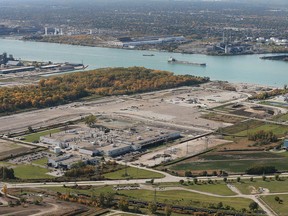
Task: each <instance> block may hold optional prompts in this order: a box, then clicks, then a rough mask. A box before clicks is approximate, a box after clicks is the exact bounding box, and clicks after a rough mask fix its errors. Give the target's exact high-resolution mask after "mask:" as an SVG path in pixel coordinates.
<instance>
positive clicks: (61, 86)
mask: <svg viewBox="0 0 288 216" xmlns="http://www.w3.org/2000/svg"><path fill="white" fill-rule="evenodd" d="M208 81H209V78H208V77H204V78H203V77H195V76H191V75H173V73H171V72H166V71H159V70H151V69H146V68H143V67H130V68H105V69H98V70H93V71H88V72H79V73H72V74H67V75H62V76H56V77H50V78H48V79H42V80H40V81H39V82H38V84H37V85H28V86H20V87H11V88H9V87H5V88H0V113H1V112H11V111H15V110H19V109H25V108H43V107H50V106H56V105H60V104H65V103H68V102H72V101H75V100H77V99H80V98H83V97H86V96H89V95H93V94H97V95H103V96H106V95H121V94H133V93H141V92H148V91H154V90H161V89H168V88H174V87H179V86H191V85H195V84H200V83H204V82H208Z"/></svg>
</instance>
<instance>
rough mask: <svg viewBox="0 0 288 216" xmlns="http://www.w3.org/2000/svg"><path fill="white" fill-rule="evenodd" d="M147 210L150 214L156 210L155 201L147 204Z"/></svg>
mask: <svg viewBox="0 0 288 216" xmlns="http://www.w3.org/2000/svg"><path fill="white" fill-rule="evenodd" d="M148 210H149V212H150V213H151V214H155V213H156V212H157V204H156V203H155V202H150V203H149V205H148Z"/></svg>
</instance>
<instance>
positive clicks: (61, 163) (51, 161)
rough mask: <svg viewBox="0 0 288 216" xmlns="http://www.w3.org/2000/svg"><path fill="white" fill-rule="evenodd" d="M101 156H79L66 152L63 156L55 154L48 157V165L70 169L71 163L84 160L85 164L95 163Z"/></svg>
mask: <svg viewBox="0 0 288 216" xmlns="http://www.w3.org/2000/svg"><path fill="white" fill-rule="evenodd" d="M100 159H101V158H99V157H81V156H79V155H76V154H67V155H64V156H59V157H57V156H55V157H51V158H48V166H51V167H54V168H63V169H71V167H72V165H74V164H76V163H79V162H81V161H82V162H84V163H86V164H93V165H95V164H97V163H98V162H99V161H100Z"/></svg>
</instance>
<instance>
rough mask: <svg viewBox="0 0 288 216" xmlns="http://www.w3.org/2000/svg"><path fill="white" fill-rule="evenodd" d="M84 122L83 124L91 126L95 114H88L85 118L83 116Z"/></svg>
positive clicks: (93, 122) (94, 121)
mask: <svg viewBox="0 0 288 216" xmlns="http://www.w3.org/2000/svg"><path fill="white" fill-rule="evenodd" d="M84 122H85V124H86V125H87V126H89V127H93V125H94V124H95V123H96V116H94V115H92V114H91V115H89V116H86V117H85V118H84Z"/></svg>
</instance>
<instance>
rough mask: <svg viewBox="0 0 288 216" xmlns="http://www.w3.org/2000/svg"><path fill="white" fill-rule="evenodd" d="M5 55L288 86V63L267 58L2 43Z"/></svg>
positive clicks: (99, 66)
mask: <svg viewBox="0 0 288 216" xmlns="http://www.w3.org/2000/svg"><path fill="white" fill-rule="evenodd" d="M2 52H7V53H8V54H13V56H14V57H15V58H21V59H23V60H35V61H52V62H55V63H56V62H72V63H81V62H82V61H83V63H84V64H85V65H89V69H94V68H102V67H129V66H143V67H147V68H152V69H159V70H167V71H172V72H174V73H175V74H191V75H196V76H208V77H210V78H211V80H226V81H229V82H245V83H255V84H264V85H269V86H278V87H283V85H284V84H288V63H287V62H282V61H270V60H261V59H260V58H259V57H261V56H264V55H242V56H207V55H198V54H180V53H168V52H157V51H139V50H124V49H112V48H100V47H85V46H72V45H64V44H53V43H42V42H27V41H20V40H11V39H0V53H2ZM143 54H154V56H143ZM266 55H267V54H266ZM170 56H173V57H174V58H176V59H177V60H181V61H191V62H198V63H206V64H207V66H206V67H201V66H196V65H183V64H169V63H168V62H167V60H168V58H169V57H170Z"/></svg>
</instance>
